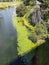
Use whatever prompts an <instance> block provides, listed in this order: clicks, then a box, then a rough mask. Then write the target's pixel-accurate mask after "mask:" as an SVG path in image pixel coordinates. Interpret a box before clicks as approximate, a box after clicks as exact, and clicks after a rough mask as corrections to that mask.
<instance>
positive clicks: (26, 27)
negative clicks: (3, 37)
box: [14, 0, 49, 65]
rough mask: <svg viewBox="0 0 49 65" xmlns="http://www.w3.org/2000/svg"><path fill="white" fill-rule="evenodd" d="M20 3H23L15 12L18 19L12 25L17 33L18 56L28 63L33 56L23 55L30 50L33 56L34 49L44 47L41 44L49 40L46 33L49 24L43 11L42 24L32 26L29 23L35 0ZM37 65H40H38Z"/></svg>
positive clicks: (25, 0) (48, 35)
mask: <svg viewBox="0 0 49 65" xmlns="http://www.w3.org/2000/svg"><path fill="white" fill-rule="evenodd" d="M22 1H23V4H22V6H21V5H20V6H19V7H18V8H17V10H16V13H17V15H18V17H16V19H15V23H16V24H15V23H14V24H15V27H16V29H17V32H18V46H19V47H18V54H19V55H20V56H24V59H25V58H27V60H26V61H28V63H29V62H30V61H29V59H30V60H31V59H32V58H33V56H32V55H30V54H29V55H25V54H27V53H29V52H30V51H31V50H32V51H33V52H32V51H31V52H32V53H31V52H30V53H31V54H34V53H35V50H34V49H36V48H37V47H40V46H41V45H44V44H43V43H45V41H46V39H47V38H49V31H48V30H49V24H48V18H49V14H48V12H47V11H46V12H45V11H44V13H43V23H40V24H37V25H35V26H33V25H32V24H31V23H30V21H31V19H30V14H31V12H33V10H34V9H35V8H36V5H35V4H34V5H33V3H35V0H34V1H33V0H22ZM44 3H45V2H44ZM26 5H27V6H26ZM46 5H47V4H46ZM42 9H43V8H42ZM45 9H46V8H45ZM16 20H17V21H16ZM25 41H26V42H25ZM27 46H28V47H27ZM42 49H43V48H42ZM20 50H21V51H20ZM40 51H42V50H40ZM43 51H44V49H43ZM45 53H46V51H45ZM36 61H37V60H36ZM42 62H43V61H41V63H42ZM44 62H45V61H44ZM37 65H40V63H39V64H37ZM43 65H44V64H43Z"/></svg>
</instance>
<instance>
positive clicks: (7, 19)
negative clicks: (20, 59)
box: [0, 7, 16, 65]
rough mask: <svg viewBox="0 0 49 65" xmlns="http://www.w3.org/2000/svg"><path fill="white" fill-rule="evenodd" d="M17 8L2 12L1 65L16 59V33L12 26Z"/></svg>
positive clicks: (0, 14)
mask: <svg viewBox="0 0 49 65" xmlns="http://www.w3.org/2000/svg"><path fill="white" fill-rule="evenodd" d="M13 15H15V7H13V8H9V9H6V10H3V11H0V65H6V64H7V63H8V62H10V61H11V60H13V59H15V58H16V31H15V29H14V27H13V24H12V18H13Z"/></svg>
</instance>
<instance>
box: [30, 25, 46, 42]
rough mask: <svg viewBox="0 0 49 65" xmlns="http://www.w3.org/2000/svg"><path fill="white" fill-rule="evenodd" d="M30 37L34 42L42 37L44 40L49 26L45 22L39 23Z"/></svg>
mask: <svg viewBox="0 0 49 65" xmlns="http://www.w3.org/2000/svg"><path fill="white" fill-rule="evenodd" d="M29 38H30V39H31V40H32V41H33V42H37V41H38V40H40V39H42V40H44V39H45V38H47V28H46V26H45V25H43V24H39V25H37V26H36V28H35V30H34V31H32V32H31V34H30V36H29Z"/></svg>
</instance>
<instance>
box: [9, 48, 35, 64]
mask: <svg viewBox="0 0 49 65" xmlns="http://www.w3.org/2000/svg"><path fill="white" fill-rule="evenodd" d="M34 55H35V49H34V50H33V49H32V50H30V52H28V53H25V54H24V55H23V56H22V57H18V59H15V60H14V61H12V62H11V63H10V64H9V65H33V63H32V60H31V59H32V58H33V57H34Z"/></svg>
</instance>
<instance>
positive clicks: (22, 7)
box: [16, 4, 26, 17]
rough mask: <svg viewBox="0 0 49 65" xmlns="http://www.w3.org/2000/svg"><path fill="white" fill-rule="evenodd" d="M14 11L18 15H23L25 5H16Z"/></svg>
mask: <svg viewBox="0 0 49 65" xmlns="http://www.w3.org/2000/svg"><path fill="white" fill-rule="evenodd" d="M16 12H17V16H20V17H22V16H24V15H25V13H26V7H25V5H24V4H21V5H20V6H18V7H17V9H16Z"/></svg>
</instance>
